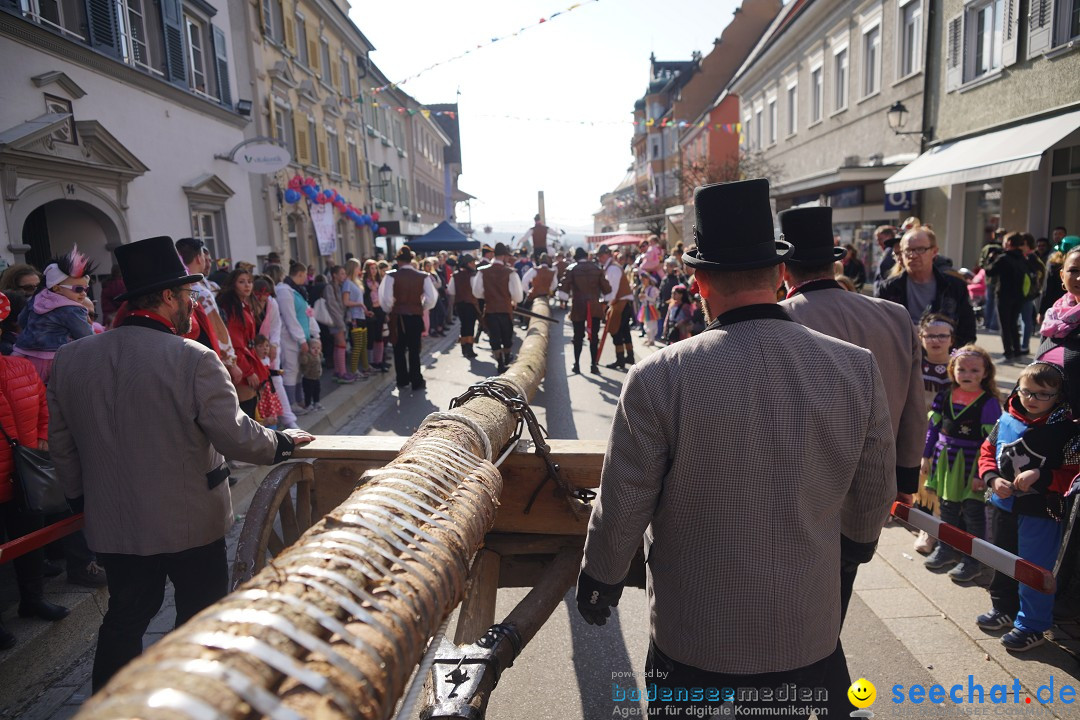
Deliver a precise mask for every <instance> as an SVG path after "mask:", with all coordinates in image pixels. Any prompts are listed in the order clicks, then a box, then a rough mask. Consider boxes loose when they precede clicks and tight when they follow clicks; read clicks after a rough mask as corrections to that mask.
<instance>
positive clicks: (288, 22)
mask: <svg viewBox="0 0 1080 720" xmlns="http://www.w3.org/2000/svg"><path fill="white" fill-rule="evenodd" d="M282 13H283V14H284V16H285V17H283V18H282V23H281V24H282V25H284V26H285V49H286V50H288V51H289V53H290V54H292V56H293V57H296V16H295V15H293V9H292V4H291V3H286V4H285V6H284V7H283V8H282Z"/></svg>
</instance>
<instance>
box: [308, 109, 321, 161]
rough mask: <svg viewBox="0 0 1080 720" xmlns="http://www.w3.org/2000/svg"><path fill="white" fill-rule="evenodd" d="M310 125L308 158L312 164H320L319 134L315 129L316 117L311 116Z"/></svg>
mask: <svg viewBox="0 0 1080 720" xmlns="http://www.w3.org/2000/svg"><path fill="white" fill-rule="evenodd" d="M307 126H308V158H310V161H311V164H312V165H318V164H319V134H318V133H317V132H316V131H315V118H313V117H309V118H308V121H307Z"/></svg>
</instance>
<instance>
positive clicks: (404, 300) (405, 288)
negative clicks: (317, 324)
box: [379, 245, 439, 390]
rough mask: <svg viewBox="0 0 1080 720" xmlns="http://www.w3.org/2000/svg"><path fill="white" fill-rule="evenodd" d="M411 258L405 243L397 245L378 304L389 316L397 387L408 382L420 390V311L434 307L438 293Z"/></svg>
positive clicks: (411, 253) (422, 319) (421, 319)
mask: <svg viewBox="0 0 1080 720" xmlns="http://www.w3.org/2000/svg"><path fill="white" fill-rule="evenodd" d="M414 257H415V256H414V255H413V251H412V249H411V248H410V247H409V246H408V245H402V246H401V250H399V251H398V254H397V256H396V257H395V258H394V259H395V260H396V261H397V268H395V269H394V270H391V271H390V272H388V273H386V277H384V278H383V281H382V283H381V284H380V285H379V305H381V306H382V309H383V312H385V313H386V314H387V316H388V317H389V320H388V322H389V323H390V342H391V343H392V344H393V346H394V371H395V372H396V373H397V386H398V387H399V388H404V387H405V386H406V385H410V384H411V385H412V389H413V390H423V389H424V388H426V387H427V383H426V382H424V376H423V374H422V373H421V371H420V342H421V337H422V336H423V334H424V310H430V309H431V308H433V307H435V303H437V302H438V301H439V292H438V291H437V290H436V289H435V281H434V280H432V278H431V275H429V274H428V273H426V272H420V271H419V270H417V269H416V268H415V267H413V264H412V261H413V258H414Z"/></svg>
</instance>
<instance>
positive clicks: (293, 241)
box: [285, 213, 306, 262]
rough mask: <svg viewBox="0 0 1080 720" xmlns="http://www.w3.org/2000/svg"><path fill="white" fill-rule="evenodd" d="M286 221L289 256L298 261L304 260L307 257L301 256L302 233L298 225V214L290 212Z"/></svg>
mask: <svg viewBox="0 0 1080 720" xmlns="http://www.w3.org/2000/svg"><path fill="white" fill-rule="evenodd" d="M285 223H286V225H285V234H286V235H287V236H288V238H287V239H288V242H289V257H290V258H291V259H293V260H295V261H297V262H304V260H305V259H306V258H303V257H301V256H300V233H299V232H298V231H297V227H296V225H297V223H296V215H293V214H292V213H290V214H289V216H288V219H287V220H286V221H285Z"/></svg>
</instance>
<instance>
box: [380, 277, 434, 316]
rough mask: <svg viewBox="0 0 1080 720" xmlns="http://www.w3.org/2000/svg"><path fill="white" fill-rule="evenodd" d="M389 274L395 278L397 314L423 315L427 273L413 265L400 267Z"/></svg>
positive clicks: (395, 309) (395, 311)
mask: <svg viewBox="0 0 1080 720" xmlns="http://www.w3.org/2000/svg"><path fill="white" fill-rule="evenodd" d="M387 275H392V276H393V278H394V307H393V310H392V311H391V312H393V313H395V314H397V315H423V314H424V306H423V304H422V303H423V297H424V280H426V279H427V275H426V274H424V273H422V272H420V271H419V270H417V269H416V268H412V267H399V268H397V269H395V270H391V271H390V272H389V273H387Z"/></svg>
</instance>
